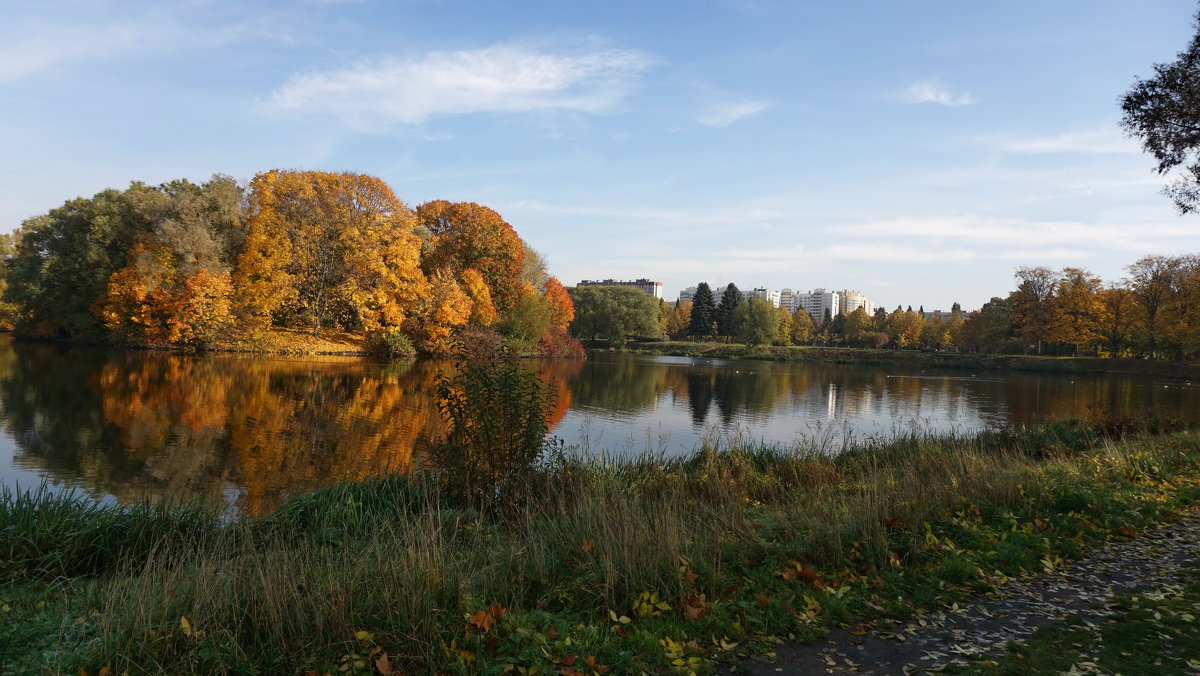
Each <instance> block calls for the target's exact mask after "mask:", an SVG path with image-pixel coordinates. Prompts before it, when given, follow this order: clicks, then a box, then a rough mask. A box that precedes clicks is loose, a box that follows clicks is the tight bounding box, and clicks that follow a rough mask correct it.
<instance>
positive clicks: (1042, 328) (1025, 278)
mask: <svg viewBox="0 0 1200 676" xmlns="http://www.w3.org/2000/svg"><path fill="white" fill-rule="evenodd" d="M1015 276H1016V278H1017V279H1018V280H1019V283H1018V285H1017V290H1016V291H1013V292H1012V293H1011V294H1010V295H1009V299H1008V300H1009V312H1010V313H1011V314H1012V323H1013V326H1015V327H1016V335H1017V337H1018V338H1021V339H1022V340H1024V341H1026V343H1030V344H1035V345H1036V346H1037V352H1038V354H1041V352H1042V345H1043V344H1045V343H1048V342H1053V340H1054V307H1053V304H1052V303H1053V298H1054V291H1055V289H1056V288H1057V287H1058V280H1059V275H1058V273H1056V272H1054V271H1053V270H1051V269H1049V268H1045V267H1036V268H1031V267H1019V268H1017V270H1016V273H1015Z"/></svg>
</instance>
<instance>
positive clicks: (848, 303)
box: [838, 291, 875, 314]
mask: <svg viewBox="0 0 1200 676" xmlns="http://www.w3.org/2000/svg"><path fill="white" fill-rule="evenodd" d="M838 295H839V296H840V298H839V300H838V311H839V312H845V313H846V314H850V313H852V312H854V311H855V310H857V309H858V308H862V309H864V310H866V311H867V314H874V313H875V304H874V303H872V302H871V301H870V300H868V299H867V297H866V296H864V295H862V294H861V293H859V292H857V291H842V292H841V293H840V294H838Z"/></svg>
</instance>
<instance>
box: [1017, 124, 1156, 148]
mask: <svg viewBox="0 0 1200 676" xmlns="http://www.w3.org/2000/svg"><path fill="white" fill-rule="evenodd" d="M994 143H995V144H996V145H997V146H998V147H999V149H1000V150H1001V151H1003V152H1006V153H1013V154H1018V155H1053V154H1080V155H1103V154H1118V153H1137V152H1139V149H1138V145H1137V142H1136V141H1133V140H1131V139H1128V138H1125V137H1124V136H1122V135H1121V134H1120V133H1119V132H1118V131H1117V128H1116V126H1115V125H1112V126H1105V127H1097V128H1095V129H1087V130H1078V131H1069V132H1064V133H1061V134H1056V135H1052V136H1032V137H1027V138H1000V139H995V140H994Z"/></svg>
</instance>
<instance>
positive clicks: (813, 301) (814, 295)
mask: <svg viewBox="0 0 1200 676" xmlns="http://www.w3.org/2000/svg"><path fill="white" fill-rule="evenodd" d="M795 297H796V299H797V301H798V306H799V307H800V308H803V309H804V311H805V312H807V313H808V316H809V317H812V320H813V321H814V322H816V323H818V324H820V323H821V322H822V321H824V320H825V316H826V314H828V315H829V317H830V318H832V317H836V316H837V314H838V313H839V312H841V294H839V293H838V292H837V291H826V290H825V289H813V290H812V291H809V292H808V293H796V294H795Z"/></svg>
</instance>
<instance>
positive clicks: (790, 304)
mask: <svg viewBox="0 0 1200 676" xmlns="http://www.w3.org/2000/svg"><path fill="white" fill-rule="evenodd" d="M801 295H802V294H800V293H798V292H796V291H792V290H791V289H782V290H780V292H779V307H781V308H783V309H785V310H787V311H788V312H791V313H795V312H796V310H798V309H799V308H800V296H801Z"/></svg>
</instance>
